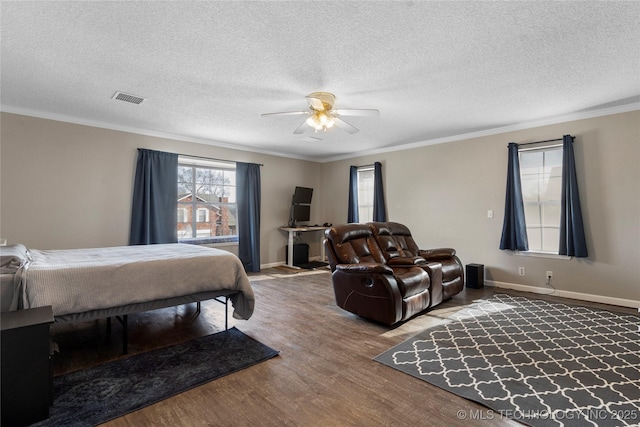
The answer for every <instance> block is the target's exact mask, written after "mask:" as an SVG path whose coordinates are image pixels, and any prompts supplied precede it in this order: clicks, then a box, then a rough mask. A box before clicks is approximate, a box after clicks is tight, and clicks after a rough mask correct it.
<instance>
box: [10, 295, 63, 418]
mask: <svg viewBox="0 0 640 427" xmlns="http://www.w3.org/2000/svg"><path fill="white" fill-rule="evenodd" d="M51 323H53V310H52V309H51V306H46V307H38V308H32V309H27V310H18V311H9V312H5V313H2V315H1V317H0V331H1V332H0V335H1V337H2V338H1V341H2V343H1V345H2V349H1V353H2V354H1V357H2V359H0V360H1V361H0V363H1V364H2V366H1V376H2V381H1V382H2V389H1V393H2V425H5V426H23V425H29V424H33V423H35V422H36V421H40V420H44V419H46V418H49V405H50V403H51V400H52V397H53V360H52V356H51V335H50V331H49V329H50V325H51Z"/></svg>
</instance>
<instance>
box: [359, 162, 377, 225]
mask: <svg viewBox="0 0 640 427" xmlns="http://www.w3.org/2000/svg"><path fill="white" fill-rule="evenodd" d="M373 182H374V169H373V166H362V167H359V168H358V220H359V222H368V221H373Z"/></svg>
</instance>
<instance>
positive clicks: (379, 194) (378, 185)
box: [373, 162, 387, 222]
mask: <svg viewBox="0 0 640 427" xmlns="http://www.w3.org/2000/svg"><path fill="white" fill-rule="evenodd" d="M373 220H374V221H382V222H384V221H386V220H387V209H386V206H385V201H384V190H383V188H382V164H380V162H375V163H374V165H373Z"/></svg>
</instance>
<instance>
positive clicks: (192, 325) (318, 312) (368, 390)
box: [53, 269, 635, 427]
mask: <svg viewBox="0 0 640 427" xmlns="http://www.w3.org/2000/svg"><path fill="white" fill-rule="evenodd" d="M312 273H315V274H304V273H301V274H286V273H284V272H283V271H282V270H278V269H272V270H267V271H263V272H262V273H260V274H257V275H252V276H251V279H252V285H253V288H254V292H255V294H256V310H255V312H254V315H253V317H252V318H251V319H249V320H247V321H242V320H235V319H232V318H231V317H230V326H236V327H237V328H238V329H240V330H241V331H243V332H244V333H246V334H247V335H250V336H252V337H253V338H255V339H257V340H259V341H261V342H263V343H264V344H267V345H269V346H271V347H273V348H275V349H277V350H279V351H280V355H279V356H278V357H276V358H274V359H271V360H268V361H266V362H263V363H260V364H258V365H256V366H253V367H251V368H248V369H244V370H242V371H240V372H236V373H234V374H231V375H228V376H226V377H223V378H220V379H218V380H215V381H212V382H210V383H208V384H205V385H203V386H201V387H198V388H195V389H192V390H189V391H187V392H185V393H182V394H179V395H177V396H175V397H172V398H170V399H166V400H164V401H161V402H159V403H156V404H154V405H151V406H149V407H147V408H144V409H142V410H139V411H136V412H134V413H131V414H128V415H125V416H123V417H120V418H118V419H115V420H113V421H110V422H108V423H106V424H105V426H109V427H124V426H136V427H139V426H282V425H288V426H323V427H324V426H447V427H453V426H468V425H478V426H515V425H521V424H519V423H518V422H516V421H513V420H509V419H505V418H501V417H500V414H497V413H493V412H491V411H489V410H487V409H486V408H484V407H482V406H480V405H478V404H475V403H473V402H470V401H467V400H465V399H462V398H460V397H458V396H456V395H454V394H451V393H448V392H446V391H444V390H441V389H439V388H437V387H435V386H432V385H430V384H428V383H426V382H424V381H420V380H418V379H415V378H413V377H411V376H409V375H406V374H403V373H401V372H399V371H396V370H395V369H391V368H389V367H386V366H384V365H382V364H380V363H377V362H374V361H373V360H372V358H373V357H375V356H377V355H378V354H380V353H382V352H384V351H385V350H387V349H389V348H390V347H392V346H394V345H395V344H398V343H400V342H402V341H404V340H406V339H408V338H410V337H411V336H413V335H415V334H416V333H418V332H419V331H421V330H423V329H425V328H427V327H430V326H433V325H436V324H439V323H442V322H445V321H446V319H447V317H448V316H450V315H451V314H452V313H454V312H456V311H457V310H459V309H460V308H461V307H463V306H465V305H466V304H470V303H471V302H473V300H475V299H478V298H481V297H484V296H488V295H490V294H492V293H493V292H494V289H493V288H486V287H485V288H483V289H479V290H475V289H466V290H465V291H463V292H462V293H461V294H459V295H457V296H455V297H454V298H452V299H451V300H449V301H447V302H446V303H445V304H443V305H442V306H439V307H437V308H436V309H435V310H433V311H430V312H428V313H425V314H423V315H421V316H418V317H416V318H413V319H411V320H409V321H408V322H406V323H404V324H402V325H400V326H398V327H396V328H388V327H384V326H380V325H377V324H373V323H370V322H368V321H365V320H363V319H360V318H357V317H356V316H354V315H352V314H350V313H347V312H345V311H343V310H341V309H339V308H338V307H337V306H336V305H335V302H334V299H333V288H332V286H331V278H330V275H329V274H328V272H312ZM276 276H278V277H276ZM498 291H500V292H509V293H512V294H519V295H529V296H534V297H540V298H546V299H551V300H555V301H561V300H562V299H560V298H553V297H550V296H538V295H533V294H525V293H521V292H513V291H506V290H501V289H500V290H498ZM562 301H566V300H562ZM572 303H576V302H575V301H572ZM585 305H589V306H595V307H601V308H607V309H613V310H617V311H622V312H625V313H634V312H635V311H634V310H633V309H624V308H619V307H618V308H616V307H611V306H603V305H598V304H592V303H591V304H585ZM222 328H224V317H223V306H222V305H220V304H219V303H216V302H215V301H209V302H205V303H203V306H202V313H201V314H200V315H198V316H196V315H195V307H194V305H187V306H180V307H175V308H169V309H164V310H156V311H153V312H147V313H143V314H140V315H136V316H131V317H130V318H129V330H130V338H129V341H130V345H129V351H130V354H135V353H139V352H144V351H147V350H149V349H152V348H158V347H163V346H167V345H170V344H173V343H177V342H181V341H185V340H189V339H192V338H194V337H197V336H202V335H206V334H211V333H215V332H217V331H219V330H221V329H222ZM120 330H121V329H120V325H119V324H118V323H117V322H114V323H113V331H112V334H111V335H112V336H111V338H110V340H108V339H107V338H106V335H105V322H104V321H98V322H89V323H83V324H75V325H64V324H62V325H59V324H56V325H54V327H53V333H54V340H55V341H56V342H57V343H58V344H59V347H60V354H59V355H57V356H56V359H55V374H56V375H58V374H60V373H63V372H67V371H71V370H75V369H81V368H84V367H88V366H91V365H94V364H97V363H104V362H106V361H108V360H113V359H117V358H119V357H123V356H121V355H120V354H119V353H120V351H121V341H120V336H119V332H120ZM461 414H462V415H464V416H461Z"/></svg>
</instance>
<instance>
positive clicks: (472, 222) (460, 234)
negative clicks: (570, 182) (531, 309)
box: [0, 111, 640, 306]
mask: <svg viewBox="0 0 640 427" xmlns="http://www.w3.org/2000/svg"><path fill="white" fill-rule="evenodd" d="M0 125H1V145H0V157H1V163H0V168H1V169H0V236H1V237H2V238H5V239H8V241H9V243H17V242H20V243H24V244H26V245H27V246H31V247H34V248H39V249H64V248H82V247H99V246H117V245H126V244H127V242H128V231H129V215H130V209H131V196H132V195H131V187H132V181H133V175H134V166H135V159H136V156H137V153H136V149H137V148H138V147H141V148H151V149H155V150H162V151H170V152H177V153H182V154H191V155H198V156H205V157H216V158H222V159H228V160H234V161H245V162H255V163H262V164H264V166H263V167H262V221H261V229H262V231H261V256H262V259H261V264H262V265H263V266H270V265H275V264H278V263H282V262H284V258H285V256H284V246H285V244H286V235H285V233H283V232H282V231H280V230H278V227H279V226H281V225H284V224H285V223H286V222H287V218H288V206H289V203H290V198H291V194H292V192H293V187H294V186H295V185H302V186H307V187H312V188H314V189H315V192H314V201H313V205H312V206H313V207H312V218H311V222H312V223H324V222H326V221H329V222H332V223H334V224H337V223H341V222H345V221H346V218H347V181H348V168H349V166H350V165H365V164H371V163H373V162H374V161H380V162H381V163H382V164H383V173H384V185H385V192H386V196H387V205H388V212H389V217H390V220H393V221H398V222H402V223H405V224H407V225H408V226H409V227H410V228H411V230H412V232H413V234H414V236H415V238H416V240H417V241H418V243H419V244H420V245H421V246H422V247H424V248H433V247H442V246H446V247H453V248H456V250H457V251H458V254H459V255H460V258H461V259H462V261H463V263H465V264H468V263H480V264H484V265H485V267H486V273H485V278H486V279H487V280H488V283H489V284H494V285H497V286H505V287H512V288H515V289H522V290H532V291H536V292H550V291H551V290H550V289H549V288H546V287H545V285H544V282H545V272H546V271H547V270H552V271H553V272H554V280H553V282H554V285H555V286H556V287H557V289H558V290H559V291H558V292H557V293H556V294H557V295H562V296H568V297H574V298H583V299H588V300H596V301H601V302H608V303H614V304H620V305H629V306H640V279H639V277H640V245H639V244H638V242H639V241H640V190H639V189H640V171H639V168H638V161H639V160H640V112H639V111H633V112H630V113H622V114H614V115H610V116H603V117H596V118H590V119H585V120H577V121H573V122H567V123H562V124H556V125H550V126H543V127H538V128H533V129H527V130H520V131H513V132H507V133H504V134H500V135H493V136H486V137H482V138H473V139H465V140H460V141H456V142H449V143H445V144H438V145H430V146H425V147H420V148H414V149H410V150H403V151H395V152H388V153H383V154H379V155H370V156H366V157H359V158H354V159H349V160H342V161H334V162H328V163H315V162H308V161H302V160H295V159H288V158H282V157H276V156H268V155H263V154H257V153H251V152H248V151H240V150H231V149H225V148H218V147H213V146H208V145H203V144H196V143H191V142H184V141H177V140H172V139H164V138H158V137H152V136H144V135H138V134H132V133H127V132H120V131H114V130H107V129H99V128H94V127H89V126H82V125H76V124H69V123H63V122H58V121H52V120H45V119H39V118H33V117H27V116H21V115H15V114H7V113H2V116H1V122H0ZM567 133H569V134H572V135H575V136H576V141H575V145H574V147H575V152H576V162H577V165H578V166H577V167H578V181H579V184H580V195H581V199H582V207H583V215H584V217H585V223H586V225H587V229H586V232H587V239H588V241H587V243H588V246H589V252H590V256H589V258H587V259H570V260H562V259H553V258H534V257H525V256H519V255H513V254H511V253H509V252H505V251H500V250H499V249H498V243H499V240H500V232H501V230H502V215H503V208H504V189H505V174H506V152H507V151H506V147H507V143H508V142H510V141H514V142H518V143H525V142H531V141H538V140H544V139H553V138H559V137H561V136H562V135H564V134H567ZM489 209H491V210H493V211H494V218H493V219H489V218H487V210H489ZM303 239H304V240H306V241H308V242H309V243H310V244H311V249H310V251H311V255H312V256H316V255H318V254H319V253H320V248H319V243H318V241H319V238H318V236H317V235H316V233H308V235H305V236H303ZM224 249H228V250H231V251H232V252H233V251H235V247H224ZM519 266H523V267H525V268H526V273H527V274H526V276H524V277H522V276H518V274H517V269H518V267H519Z"/></svg>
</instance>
